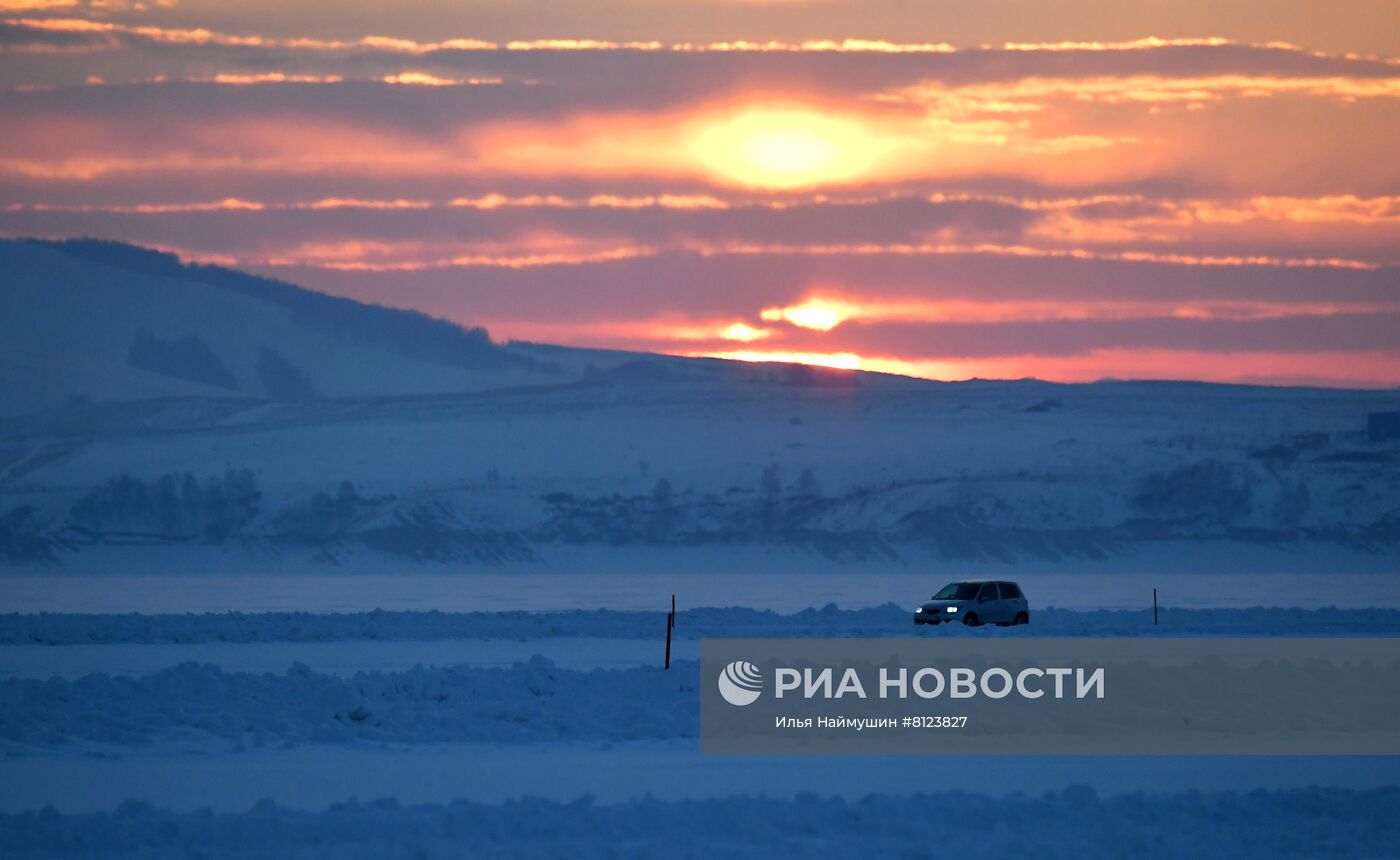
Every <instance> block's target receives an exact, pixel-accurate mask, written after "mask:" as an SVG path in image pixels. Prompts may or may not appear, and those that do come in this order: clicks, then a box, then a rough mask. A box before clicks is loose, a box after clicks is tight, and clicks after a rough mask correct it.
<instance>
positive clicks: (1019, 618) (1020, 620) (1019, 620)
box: [1013, 612, 1031, 624]
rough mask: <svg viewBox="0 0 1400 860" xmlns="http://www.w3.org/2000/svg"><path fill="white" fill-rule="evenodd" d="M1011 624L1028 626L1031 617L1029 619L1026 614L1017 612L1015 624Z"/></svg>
mask: <svg viewBox="0 0 1400 860" xmlns="http://www.w3.org/2000/svg"><path fill="white" fill-rule="evenodd" d="M1013 623H1015V624H1030V623H1031V617H1030V616H1029V615H1027V614H1026V613H1024V612H1018V613H1016V620H1015V622H1013Z"/></svg>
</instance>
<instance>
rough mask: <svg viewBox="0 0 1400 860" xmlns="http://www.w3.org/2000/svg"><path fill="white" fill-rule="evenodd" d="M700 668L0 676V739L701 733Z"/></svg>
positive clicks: (197, 670)
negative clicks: (345, 674) (343, 674)
mask: <svg viewBox="0 0 1400 860" xmlns="http://www.w3.org/2000/svg"><path fill="white" fill-rule="evenodd" d="M697 672H698V664H696V663H694V662H688V663H677V664H676V665H674V666H673V667H672V670H671V671H670V672H663V671H661V670H660V669H655V668H635V669H625V670H604V669H595V670H593V671H589V672H568V671H564V670H561V669H559V668H558V667H556V666H555V665H554V664H553V663H551V662H550V661H548V660H546V659H544V658H542V657H535V658H533V659H531V660H529V661H528V662H525V663H517V664H516V665H514V666H512V667H510V668H508V669H499V668H489V669H463V668H442V669H425V668H422V667H417V668H414V669H411V670H409V671H407V672H395V673H382V672H361V673H358V674H356V675H354V676H353V677H350V678H343V677H334V676H331V675H323V674H319V673H316V672H313V671H311V670H310V669H308V668H306V667H305V666H303V665H301V664H294V665H293V666H292V668H291V669H289V670H288V671H287V672H286V673H285V674H282V675H272V674H264V675H254V674H250V673H243V672H225V671H223V670H221V669H219V668H218V667H216V666H209V665H198V664H195V663H184V664H181V665H179V666H175V667H173V668H170V669H166V670H163V671H160V672H156V673H154V674H151V675H144V676H140V677H126V676H121V677H113V676H109V675H101V674H94V675H88V676H86V677H83V678H79V679H77V680H74V681H69V680H65V679H62V678H49V679H48V680H45V681H38V680H27V679H17V678H10V679H9V680H7V681H6V682H4V683H0V745H3V746H4V747H8V751H9V752H10V753H11V754H14V753H23V752H25V751H28V750H30V749H34V748H54V747H63V746H66V745H68V744H70V743H73V742H76V741H86V742H90V743H96V744H102V745H115V746H121V747H134V746H143V745H147V744H151V743H154V742H157V741H172V740H192V741H199V740H206V739H208V738H211V737H212V738H218V739H223V740H228V741H233V742H235V743H237V744H243V745H248V746H255V747H260V746H268V745H272V744H279V745H283V746H290V745H295V744H299V743H353V742H360V741H371V742H385V743H388V742H394V743H429V742H440V741H461V740H475V741H487V740H492V741H507V742H525V741H535V740H546V739H547V740H553V741H568V740H582V739H587V740H637V739H650V738H690V737H696V736H698V734H699V708H698V707H697V693H696V690H697ZM0 853H3V852H0Z"/></svg>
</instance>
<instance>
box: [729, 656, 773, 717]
mask: <svg viewBox="0 0 1400 860" xmlns="http://www.w3.org/2000/svg"><path fill="white" fill-rule="evenodd" d="M762 692H763V673H761V672H759V671H758V667H757V666H755V665H754V664H752V663H749V662H747V661H744V660H735V661H734V662H733V663H730V664H729V665H728V666H725V667H724V671H722V672H720V673H719V694H720V695H721V696H723V697H724V700H725V701H726V702H728V703H729V704H731V705H738V706H739V707H743V706H744V705H752V704H753V703H754V702H755V701H757V700H758V694H759V693H762Z"/></svg>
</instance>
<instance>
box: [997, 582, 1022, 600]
mask: <svg viewBox="0 0 1400 860" xmlns="http://www.w3.org/2000/svg"><path fill="white" fill-rule="evenodd" d="M1001 596H1002V599H1004V600H1015V599H1016V598H1018V597H1020V596H1021V589H1020V588H1018V587H1017V586H1016V583H1014V582H1003V583H1002V584H1001Z"/></svg>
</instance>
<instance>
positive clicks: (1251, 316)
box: [760, 295, 1392, 331]
mask: <svg viewBox="0 0 1400 860" xmlns="http://www.w3.org/2000/svg"><path fill="white" fill-rule="evenodd" d="M1391 309H1392V308H1391V306H1389V305H1381V304H1376V303H1374V302H1338V301H1320V302H1297V301H1292V302H1268V301H1251V300H1232V299H1195V300H1191V301H1152V300H1147V299H1122V300H1100V301H1084V300H1080V299H1055V300H1053V301H1051V300H1034V299H1014V300H1009V301H1002V300H987V299H923V298H879V299H867V298H831V297H830V296H825V295H824V296H821V297H817V298H810V299H806V300H804V301H803V302H801V303H799V304H796V305H792V306H788V307H773V308H764V309H763V311H762V312H761V313H760V318H761V319H763V320H765V321H768V322H778V321H785V322H788V323H790V324H792V325H794V326H797V327H799V328H806V329H812V330H815V331H831V330H832V329H834V328H836V327H837V326H838V325H841V324H842V323H844V322H846V321H847V320H854V321H858V322H866V323H883V322H921V323H1011V322H1050V321H1056V320H1124V319H1144V318H1149V317H1176V318H1179V319H1218V320H1258V319H1277V318H1280V317H1291V316H1331V315H1334V314H1354V313H1371V312H1381V311H1388V310H1391Z"/></svg>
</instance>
